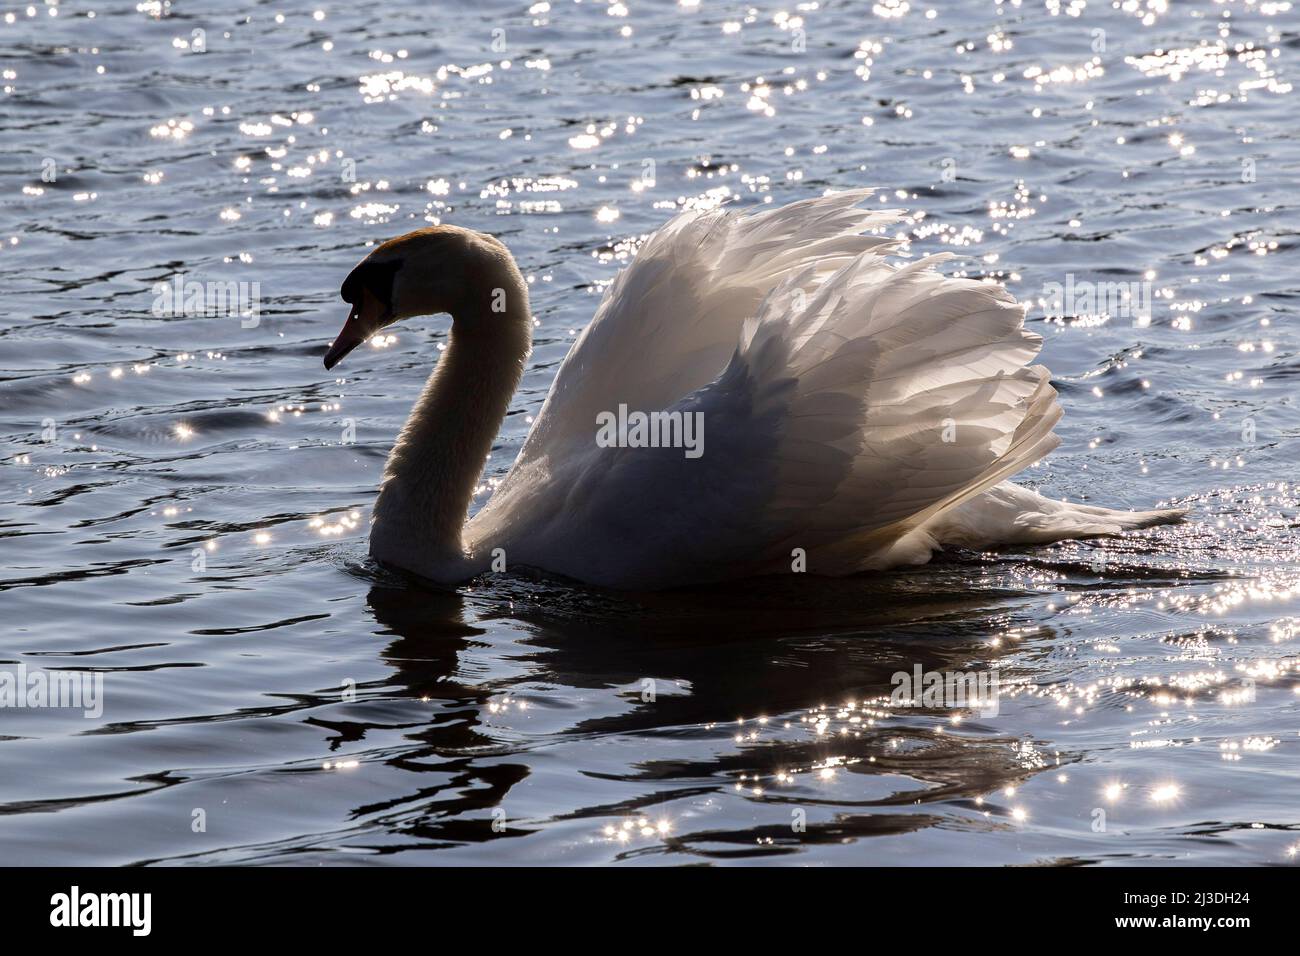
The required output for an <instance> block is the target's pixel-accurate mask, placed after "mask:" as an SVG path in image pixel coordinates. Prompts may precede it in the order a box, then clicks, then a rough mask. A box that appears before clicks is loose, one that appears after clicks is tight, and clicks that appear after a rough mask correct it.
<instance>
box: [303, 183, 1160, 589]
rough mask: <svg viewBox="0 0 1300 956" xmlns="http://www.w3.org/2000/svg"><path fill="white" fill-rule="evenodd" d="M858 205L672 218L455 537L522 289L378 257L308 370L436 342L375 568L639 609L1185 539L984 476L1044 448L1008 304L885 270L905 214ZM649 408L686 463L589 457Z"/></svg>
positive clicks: (1002, 473) (494, 271)
mask: <svg viewBox="0 0 1300 956" xmlns="http://www.w3.org/2000/svg"><path fill="white" fill-rule="evenodd" d="M871 192H872V190H869V189H867V190H852V191H849V192H842V193H837V194H834V195H830V196H826V197H822V198H818V199H810V200H805V201H803V202H797V203H794V204H792V205H789V206H785V207H783V208H780V209H773V210H768V211H763V212H758V213H755V214H751V215H742V214H738V213H735V212H727V211H723V210H714V211H710V212H685V213H682V214H680V215H678V216H677V217H676V218H674V219H673V220H671V221H670V222H669V223H668V224H666V225H665V226H664V227H663V228H662V229H660V230H659V231H658V232H656V233H655V234H654V235H652V236H651V237H650V238H649V239H648V240H646V242H645V244H644V245H643V246H642V247H641V249H640V251H639V252H638V253H637V255H636V258H635V260H634V261H633V262H632V264H631V265H629V266H628V267H627V268H626V269H624V270H623V271H622V272H621V273H620V274H619V275H618V277H617V278H616V279H615V280H614V282H613V284H612V285H611V286H610V288H609V289H608V290H607V291H606V293H605V296H604V298H603V300H602V301H601V303H600V306H599V308H598V309H597V310H596V315H595V318H594V319H593V320H592V322H591V324H590V325H589V326H588V327H587V329H586V330H585V331H584V332H583V333H582V335H581V336H580V337H579V338H578V340H577V342H576V343H575V344H574V346H573V348H572V349H571V351H570V352H569V353H568V356H567V357H566V358H565V360H564V362H563V364H562V365H561V366H560V369H559V372H558V373H557V374H556V376H555V380H554V382H553V383H552V385H551V390H550V394H549V395H548V396H547V399H546V402H545V404H544V405H543V407H542V410H541V412H540V414H539V415H538V417H537V420H536V422H535V423H534V424H533V427H532V430H531V431H530V432H529V434H528V437H527V440H526V441H525V443H524V446H523V448H522V450H521V451H520V453H519V455H518V458H517V459H516V461H515V463H514V466H513V467H512V468H511V469H510V472H509V474H507V476H506V477H505V479H504V480H503V481H502V482H501V484H500V486H499V487H498V488H497V489H496V491H495V493H494V494H493V496H492V498H491V500H490V501H489V502H488V503H487V505H486V506H485V507H483V508H482V509H481V510H480V511H479V512H478V513H477V514H476V515H474V517H473V518H472V519H470V520H469V521H468V522H467V521H466V520H465V519H466V515H467V513H468V510H469V506H470V503H471V498H472V495H473V489H474V487H475V485H476V483H477V482H478V480H479V477H480V473H481V471H482V469H483V465H484V462H485V460H486V459H487V457H488V453H489V452H490V450H491V447H492V441H493V438H494V437H495V435H496V432H497V428H498V427H499V426H500V424H501V421H502V419H503V418H504V416H505V414H506V411H507V408H508V406H509V403H510V399H511V396H512V395H513V393H514V390H515V388H516V386H517V385H518V383H519V379H520V376H521V373H522V371H523V368H524V362H525V360H526V359H527V356H528V353H529V349H530V346H531V338H532V324H533V322H532V318H531V313H530V312H529V307H528V291H527V287H526V285H525V283H524V280H523V277H522V276H521V275H520V273H519V270H518V268H517V267H516V266H515V263H514V260H513V258H512V257H511V255H510V253H509V252H508V251H507V250H506V248H505V246H504V245H502V243H501V242H499V241H498V240H496V239H495V238H493V237H491V236H487V235H484V234H482V233H477V232H472V231H469V230H466V229H461V228H457V227H453V226H437V227H434V228H428V229H420V230H417V231H416V232H412V233H409V234H407V235H405V236H401V237H399V238H396V239H393V240H390V241H389V242H385V243H384V244H383V245H380V246H378V247H377V248H376V249H374V250H373V251H372V252H371V253H370V254H369V255H368V256H366V258H365V259H364V260H363V261H362V262H361V263H360V264H359V265H358V266H357V267H356V268H355V269H354V270H353V271H352V273H351V274H350V275H349V276H348V278H347V280H346V281H345V282H344V283H343V289H342V296H343V298H344V300H345V301H347V302H349V303H351V305H352V311H351V314H350V315H349V317H348V320H347V323H346V325H345V326H344V327H343V331H342V332H341V333H340V334H339V337H338V338H337V339H336V340H335V341H334V343H333V345H332V347H331V348H330V350H329V352H328V354H327V355H326V356H325V367H326V368H332V367H333V366H334V365H335V363H337V362H338V361H339V359H341V358H342V357H343V356H344V355H346V354H347V353H348V352H349V351H351V350H352V349H353V348H355V347H356V346H357V345H358V344H360V343H361V342H363V341H365V340H366V339H368V338H369V337H370V336H371V335H373V334H374V333H375V332H377V331H378V330H379V329H381V328H382V327H384V326H386V325H388V324H390V323H392V322H395V321H397V320H399V319H404V318H408V317H410V316H417V315H431V314H435V313H443V312H446V313H450V314H451V316H452V325H451V333H450V338H449V341H448V344H447V348H446V350H445V352H444V353H443V354H442V357H441V358H440V359H439V361H438V365H437V368H436V369H435V370H434V372H433V374H432V375H431V376H430V377H429V381H428V384H427V385H425V388H424V391H423V393H422V394H421V395H420V398H419V400H418V401H417V402H416V404H415V408H414V409H413V410H412V412H411V415H410V418H408V419H407V422H406V425H405V427H404V428H403V429H402V432H401V435H400V436H399V437H398V439H397V443H396V444H395V445H394V447H393V450H392V453H391V454H390V455H389V458H388V463H387V466H386V468H385V474H384V480H383V485H382V487H381V488H380V491H379V497H378V499H377V501H376V502H375V507H374V510H373V513H372V518H371V532H370V552H371V554H372V555H373V556H374V557H375V558H376V559H377V560H379V561H380V562H383V563H385V564H389V565H394V566H396V567H399V568H403V569H406V570H408V571H412V572H415V573H416V574H419V575H421V576H423V577H427V578H431V579H433V580H435V581H440V582H457V581H462V580H465V579H467V578H470V577H472V576H474V575H475V574H478V573H480V572H482V571H486V570H488V569H489V568H490V567H494V566H495V567H496V568H497V569H499V568H500V567H501V565H502V563H503V562H504V563H505V565H506V566H508V567H515V566H520V565H523V566H529V567H534V568H540V569H543V570H545V571H548V572H552V573H557V574H562V575H566V576H569V577H572V578H577V579H579V580H581V581H585V582H588V583H592V584H597V585H604V586H609V587H618V588H658V587H668V586H674V585H680V584H690V583H698V582H704V581H715V580H719V579H724V578H737V577H743V576H748V575H756V574H763V573H780V572H786V573H789V572H790V571H791V570H792V569H799V570H803V569H806V570H807V571H809V572H811V573H816V574H824V575H843V574H850V573H853V572H857V571H862V570H867V569H883V568H890V567H894V566H898V565H904V564H919V563H924V562H925V561H927V560H929V558H930V555H931V553H932V552H933V551H934V550H935V549H937V548H942V547H944V546H947V545H954V546H963V547H976V548H979V547H991V546H996V545H1008V544H1038V543H1046V542H1049V541H1058V540H1061V539H1065V538H1077V537H1088V536H1097V535H1110V534H1117V533H1119V532H1121V531H1124V530H1126V529H1130V528H1141V527H1145V526H1148V525H1154V524H1161V523H1166V522H1172V521H1177V520H1178V519H1179V518H1180V517H1181V516H1182V515H1183V513H1184V512H1182V511H1177V510H1168V511H1141V512H1127V511H1113V510H1110V509H1106V508H1096V507H1089V506H1085V505H1072V504H1064V503H1062V502H1059V501H1053V500H1050V499H1047V498H1044V497H1042V496H1041V495H1038V494H1036V493H1034V492H1032V491H1029V490H1027V489H1024V488H1020V487H1018V486H1016V485H1013V484H1011V483H1010V482H1007V481H1005V480H1004V479H1006V478H1007V477H1009V476H1011V475H1013V474H1015V473H1016V472H1018V471H1020V470H1021V469H1023V468H1025V467H1026V466H1028V465H1030V464H1032V463H1033V462H1035V461H1037V460H1038V459H1039V458H1041V457H1043V455H1045V454H1047V452H1049V451H1050V450H1051V449H1052V448H1054V447H1056V445H1057V443H1058V439H1057V438H1056V436H1054V435H1053V434H1052V427H1053V425H1054V424H1055V423H1056V421H1057V420H1058V419H1059V418H1060V416H1061V409H1060V406H1059V405H1058V404H1057V402H1056V392H1055V390H1054V389H1053V388H1052V386H1051V384H1050V383H1049V373H1048V371H1047V369H1046V368H1043V367H1042V366H1036V365H1029V364H1028V363H1029V362H1030V361H1031V360H1033V358H1034V357H1035V356H1036V355H1037V353H1038V350H1039V346H1040V344H1041V339H1040V338H1039V337H1038V336H1037V335H1034V334H1032V333H1030V332H1027V331H1025V329H1024V325H1023V318H1024V310H1023V308H1022V307H1021V306H1019V305H1017V304H1016V302H1015V300H1014V299H1013V298H1012V297H1011V295H1010V294H1009V293H1007V292H1006V291H1005V290H1004V289H1002V288H1000V287H998V286H995V285H989V284H982V283H978V282H974V281H970V280H959V279H953V278H947V277H945V276H943V275H942V274H940V273H939V272H937V271H936V270H935V268H934V267H935V265H936V263H938V262H941V261H943V260H944V259H945V258H947V257H946V256H943V255H939V256H930V257H928V258H925V259H921V260H919V261H915V262H907V263H901V264H900V263H898V262H896V261H891V260H890V259H889V258H887V256H888V255H889V254H890V253H892V252H894V251H895V247H896V245H897V243H896V242H895V241H893V240H891V239H889V238H885V237H881V236H879V235H876V236H868V235H861V234H860V233H863V232H867V231H872V230H879V229H880V228H881V227H883V226H887V225H889V224H891V223H893V222H895V221H896V220H897V219H898V218H899V216H898V213H897V211H892V210H891V211H874V212H870V211H866V210H863V209H859V208H856V207H857V204H858V203H860V202H861V201H862V200H863V199H865V198H866V197H867V196H869V195H870V194H871ZM653 412H660V413H663V412H667V413H670V414H669V415H660V416H658V417H657V418H654V419H652V420H651V423H652V425H655V426H660V427H663V428H664V429H667V428H668V427H669V426H680V428H679V430H678V431H675V432H673V433H672V434H668V435H667V437H668V438H670V439H671V438H673V437H676V438H677V439H678V441H677V444H678V447H629V446H630V445H632V444H636V442H637V440H638V439H640V438H644V437H646V433H645V432H638V431H637V430H636V428H635V427H634V428H633V429H632V430H631V431H630V432H628V433H627V434H625V435H624V436H623V438H624V439H626V440H625V441H624V442H623V444H622V445H621V446H615V447H608V445H609V444H610V443H609V441H604V442H602V441H599V440H598V439H599V438H600V437H602V436H603V437H604V438H606V439H609V438H610V437H611V436H613V437H614V438H616V439H618V438H619V436H618V434H617V433H616V430H615V429H612V428H610V427H609V423H610V421H611V419H612V418H618V417H620V416H621V417H622V418H623V419H631V420H632V421H633V424H634V425H635V424H636V420H637V416H636V415H635V414H634V413H653ZM696 423H702V426H701V427H702V431H701V432H700V433H699V434H698V435H692V434H691V433H689V432H687V431H685V430H684V429H685V428H687V427H689V426H691V425H694V424H696ZM651 431H652V432H653V431H654V429H651ZM688 438H689V439H690V440H691V441H692V442H693V443H694V444H692V446H691V447H687V448H683V447H680V445H681V444H682V443H683V442H685V441H686V440H687V439H688ZM700 439H702V442H700ZM697 445H698V447H696V446H697ZM699 451H702V454H699V455H698V457H696V456H695V453H696V452H699ZM494 558H495V559H496V561H495V564H494Z"/></svg>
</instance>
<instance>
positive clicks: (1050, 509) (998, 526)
mask: <svg viewBox="0 0 1300 956" xmlns="http://www.w3.org/2000/svg"><path fill="white" fill-rule="evenodd" d="M1186 514H1187V509H1186V508H1165V509H1160V510H1156V511H1117V510H1115V509H1113V508H1099V507H1096V506H1095V505H1082V504H1072V503H1070V502H1066V501H1057V500H1055V499H1053V498H1045V497H1043V496H1042V495H1040V494H1038V493H1037V492H1034V491H1030V490H1029V489H1028V488H1021V487H1020V486H1019V485H1014V484H1012V483H1011V482H1009V481H1004V482H1002V483H1001V484H1000V485H997V486H995V487H993V488H990V489H989V490H988V491H986V492H984V493H983V494H980V495H977V496H976V497H974V498H972V499H970V500H969V501H966V502H963V503H962V504H960V505H958V506H957V507H956V508H953V509H952V510H950V511H947V512H944V513H943V514H942V515H940V516H938V517H937V518H936V519H935V520H934V521H932V522H930V523H928V524H927V525H925V526H924V528H923V529H921V530H923V531H924V533H925V534H927V535H928V536H930V537H931V538H933V540H934V542H935V544H936V545H937V546H938V547H944V546H949V547H963V548H987V547H997V546H999V545H1030V544H1049V543H1051V542H1053V541H1064V540H1067V539H1070V538H1100V537H1105V536H1107V535H1117V534H1121V533H1123V532H1125V531H1133V530H1135V529H1137V528H1150V527H1153V526H1155V525H1161V524H1176V523H1178V522H1180V521H1182V520H1183V518H1184V516H1186Z"/></svg>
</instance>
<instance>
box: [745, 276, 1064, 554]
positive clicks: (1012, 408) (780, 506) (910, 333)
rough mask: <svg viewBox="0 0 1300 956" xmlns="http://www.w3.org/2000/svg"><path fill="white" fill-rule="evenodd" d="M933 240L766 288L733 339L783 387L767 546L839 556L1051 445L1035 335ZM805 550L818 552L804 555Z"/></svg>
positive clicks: (915, 521) (1051, 404)
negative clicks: (942, 265) (930, 246)
mask: <svg viewBox="0 0 1300 956" xmlns="http://www.w3.org/2000/svg"><path fill="white" fill-rule="evenodd" d="M947 258H949V257H948V256H947V255H946V254H945V255H940V256H931V257H929V258H927V259H923V260H920V261H918V262H915V263H911V264H909V265H906V266H904V267H902V268H895V267H894V266H893V265H891V264H890V263H888V262H886V261H885V260H884V259H883V257H881V256H879V255H875V254H871V253H868V254H866V255H863V256H860V257H858V258H857V259H856V260H854V261H853V262H852V263H851V264H849V265H847V266H845V267H843V268H841V269H840V270H838V271H837V272H836V273H835V274H834V275H833V276H831V277H830V278H829V279H827V280H826V281H825V282H824V283H822V284H821V285H820V286H818V287H817V289H816V292H815V294H814V295H813V296H812V298H811V300H810V301H808V302H807V303H806V305H805V307H804V308H803V309H799V308H797V305H798V302H797V301H796V300H797V299H798V298H799V297H800V295H806V293H804V292H803V291H802V288H801V286H802V284H803V283H804V282H805V281H806V279H805V278H803V277H798V276H796V277H792V278H791V279H790V280H788V281H787V282H786V283H784V284H783V285H782V286H780V287H778V289H777V290H775V291H774V293H773V294H772V295H771V296H769V297H768V299H767V301H766V302H765V303H764V306H763V308H762V310H761V311H760V313H759V315H758V316H757V317H756V318H755V320H753V322H751V323H749V324H748V325H747V327H746V330H745V337H744V340H743V341H742V345H741V350H740V355H741V356H742V358H743V360H744V361H745V363H746V365H747V366H748V367H749V368H750V369H751V370H752V371H751V375H752V377H753V379H754V381H755V383H756V394H758V395H768V396H772V398H771V399H770V400H773V401H775V400H778V399H777V396H779V395H782V394H788V396H789V397H788V399H786V400H785V406H784V410H783V412H782V418H783V424H782V429H781V439H780V442H779V443H778V444H777V446H776V448H775V449H774V450H773V453H772V454H773V457H774V459H775V462H774V464H775V469H776V475H777V477H776V481H775V483H774V487H775V490H776V493H775V496H774V498H773V499H772V500H771V501H770V502H769V503H768V506H767V508H766V521H767V525H768V528H767V531H768V534H770V535H771V539H772V541H773V542H774V544H773V551H774V555H775V556H778V557H779V556H780V555H781V554H782V553H783V552H788V550H789V549H790V548H793V547H803V548H805V549H806V550H807V552H808V555H809V560H810V563H811V562H813V561H816V560H820V561H821V562H822V570H826V571H833V572H840V571H843V570H847V569H849V568H851V567H853V566H858V567H863V566H871V565H872V563H873V558H874V557H875V556H876V555H878V554H879V553H881V552H884V551H887V550H888V548H889V546H890V545H891V544H892V542H893V541H894V540H896V539H897V538H898V537H899V536H900V535H901V534H904V533H906V532H907V531H908V530H910V529H912V528H914V527H917V526H919V525H920V524H922V523H924V522H925V521H926V520H928V519H929V518H931V517H933V516H934V515H936V514H939V513H940V512H943V511H945V510H946V509H948V508H950V507H953V506H955V505H957V504H960V503H961V502H963V501H965V500H967V499H968V498H970V497H972V496H973V495H976V494H979V493H980V492H982V491H984V490H985V489H987V488H989V487H991V486H992V485H994V484H996V483H997V482H999V481H1001V480H1002V479H1004V478H1006V477H1007V476H1009V475H1011V474H1014V473H1015V472H1017V471H1019V470H1021V469H1023V468H1025V467H1027V466H1028V465H1030V464H1032V463H1033V462H1034V461H1037V460H1038V459H1039V458H1041V457H1042V456H1043V455H1045V454H1047V452H1049V451H1050V450H1051V449H1052V448H1054V447H1056V445H1057V443H1058V439H1057V438H1056V436H1055V435H1053V434H1052V427H1053V426H1054V425H1055V423H1056V422H1057V421H1058V420H1059V418H1060V416H1061V410H1060V406H1059V405H1058V404H1057V402H1056V391H1055V390H1054V389H1053V388H1052V386H1051V384H1050V381H1049V373H1048V371H1047V370H1046V369H1045V368H1042V367H1041V366H1030V365H1029V364H1028V363H1029V362H1031V361H1032V360H1033V359H1034V357H1035V356H1036V355H1037V354H1038V350H1039V348H1040V346H1041V341H1042V340H1041V339H1040V337H1039V336H1037V335H1034V334H1032V333H1030V332H1028V331H1026V330H1025V328H1024V310H1023V308H1022V307H1021V306H1020V305H1018V304H1017V303H1016V301H1015V300H1014V299H1013V298H1012V296H1011V295H1010V294H1009V293H1008V292H1007V291H1006V290H1005V289H1003V288H1001V287H1000V286H996V285H991V284H984V283H979V282H974V281H970V280H963V279H952V278H948V277H945V276H943V275H942V274H941V273H939V272H938V271H936V270H935V268H934V267H935V265H936V264H937V263H939V262H941V261H943V260H945V259H947ZM814 555H816V558H814V557H813V556H814Z"/></svg>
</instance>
